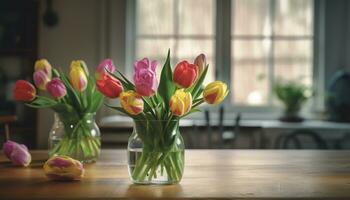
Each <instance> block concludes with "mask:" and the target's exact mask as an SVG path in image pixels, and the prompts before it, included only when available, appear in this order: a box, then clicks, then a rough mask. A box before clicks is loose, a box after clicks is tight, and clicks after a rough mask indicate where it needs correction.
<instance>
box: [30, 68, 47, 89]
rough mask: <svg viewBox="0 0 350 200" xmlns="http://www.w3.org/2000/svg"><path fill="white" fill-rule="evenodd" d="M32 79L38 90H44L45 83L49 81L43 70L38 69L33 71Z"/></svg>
mask: <svg viewBox="0 0 350 200" xmlns="http://www.w3.org/2000/svg"><path fill="white" fill-rule="evenodd" d="M33 80H34V83H35V85H36V87H37V88H39V89H40V90H46V84H47V83H48V82H49V81H50V78H49V77H48V76H47V74H46V73H45V71H44V70H38V71H35V72H34V74H33Z"/></svg>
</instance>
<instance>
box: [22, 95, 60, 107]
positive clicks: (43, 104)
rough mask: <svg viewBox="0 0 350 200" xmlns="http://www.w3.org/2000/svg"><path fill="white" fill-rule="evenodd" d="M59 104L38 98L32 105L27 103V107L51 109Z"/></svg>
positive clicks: (44, 98) (45, 98) (42, 97)
mask: <svg viewBox="0 0 350 200" xmlns="http://www.w3.org/2000/svg"><path fill="white" fill-rule="evenodd" d="M57 103H58V102H57V101H55V100H53V99H51V98H48V97H44V96H37V98H36V99H35V100H34V101H32V102H31V103H26V104H25V105H27V106H28V107H32V108H49V107H52V106H54V105H56V104H57Z"/></svg>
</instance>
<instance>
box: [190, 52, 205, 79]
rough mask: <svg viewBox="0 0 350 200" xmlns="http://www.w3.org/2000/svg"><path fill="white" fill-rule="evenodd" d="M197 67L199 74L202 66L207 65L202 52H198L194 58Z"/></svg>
mask: <svg viewBox="0 0 350 200" xmlns="http://www.w3.org/2000/svg"><path fill="white" fill-rule="evenodd" d="M193 64H195V65H197V67H198V74H201V73H202V71H203V69H204V67H205V66H206V65H207V60H206V58H205V55H204V54H199V55H198V56H197V57H196V59H194V63H193Z"/></svg>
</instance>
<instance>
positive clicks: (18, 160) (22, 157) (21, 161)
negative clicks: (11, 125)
mask: <svg viewBox="0 0 350 200" xmlns="http://www.w3.org/2000/svg"><path fill="white" fill-rule="evenodd" d="M3 152H4V154H5V156H6V157H7V158H8V159H9V160H11V162H12V164H13V165H15V166H21V167H28V166H29V164H30V162H31V161H32V157H31V155H30V153H29V151H28V148H27V147H26V146H25V145H24V144H18V143H16V142H14V141H11V140H7V141H6V142H5V143H4V145H3Z"/></svg>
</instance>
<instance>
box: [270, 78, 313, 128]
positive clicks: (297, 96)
mask: <svg viewBox="0 0 350 200" xmlns="http://www.w3.org/2000/svg"><path fill="white" fill-rule="evenodd" d="M273 92H274V94H275V95H276V97H277V99H278V100H279V101H281V102H282V104H283V106H284V115H283V116H282V117H281V118H280V120H281V121H287V122H300V121H302V120H303V118H302V117H300V116H299V112H300V110H301V108H302V106H303V105H304V103H305V102H306V101H307V100H308V99H309V98H310V96H311V95H310V89H309V88H308V87H306V86H305V85H304V84H302V83H298V82H295V81H282V80H278V81H277V82H276V83H275V84H274V87H273Z"/></svg>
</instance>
